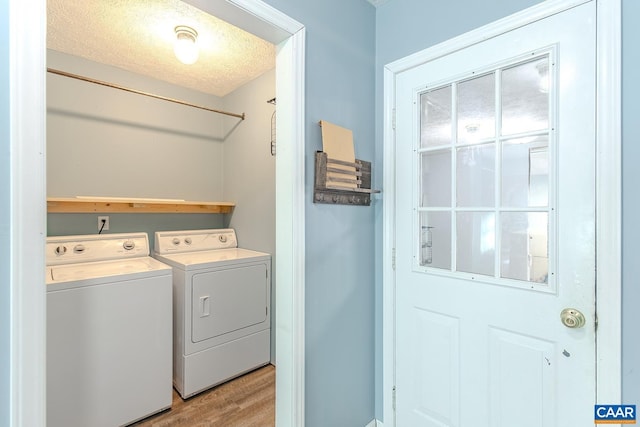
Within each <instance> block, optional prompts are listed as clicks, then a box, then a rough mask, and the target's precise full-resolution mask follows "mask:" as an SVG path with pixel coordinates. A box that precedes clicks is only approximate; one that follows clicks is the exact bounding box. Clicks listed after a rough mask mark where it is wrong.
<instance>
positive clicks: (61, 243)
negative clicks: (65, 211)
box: [45, 233, 149, 265]
mask: <svg viewBox="0 0 640 427" xmlns="http://www.w3.org/2000/svg"><path fill="white" fill-rule="evenodd" d="M148 255H149V238H148V236H147V233H127V234H125V233H122V234H95V235H83V236H55V237H47V245H46V254H45V258H46V262H47V265H60V264H75V263H80V262H93V261H107V260H113V259H126V258H134V257H140V256H148Z"/></svg>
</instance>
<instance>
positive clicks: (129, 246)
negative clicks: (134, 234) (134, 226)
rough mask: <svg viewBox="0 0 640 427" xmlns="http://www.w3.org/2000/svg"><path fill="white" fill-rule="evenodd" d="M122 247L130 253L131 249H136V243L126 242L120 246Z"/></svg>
mask: <svg viewBox="0 0 640 427" xmlns="http://www.w3.org/2000/svg"><path fill="white" fill-rule="evenodd" d="M122 247H123V248H124V249H125V250H127V251H130V250H131V249H133V248H135V247H136V242H134V241H133V240H127V241H125V242H124V243H123V244H122Z"/></svg>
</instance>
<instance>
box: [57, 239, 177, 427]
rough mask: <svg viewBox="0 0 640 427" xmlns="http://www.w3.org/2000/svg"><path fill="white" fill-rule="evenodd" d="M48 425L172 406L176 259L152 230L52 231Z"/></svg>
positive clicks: (128, 417) (133, 415)
mask: <svg viewBox="0 0 640 427" xmlns="http://www.w3.org/2000/svg"><path fill="white" fill-rule="evenodd" d="M46 262H47V266H46V289H47V425H48V426H50V427H68V426H92V427H93V426H95V427H101V426H105V427H107V426H109V427H112V426H121V425H126V424H130V423H133V422H135V421H137V420H140V419H142V418H145V417H147V416H149V415H151V414H154V413H156V412H160V411H162V410H165V409H168V408H170V407H171V401H172V387H171V378H172V377H171V365H172V363H171V355H172V353H171V351H172V333H171V321H172V315H171V283H172V280H171V279H172V270H171V267H169V266H167V265H165V264H162V263H161V262H159V261H157V260H155V259H153V258H151V257H150V256H149V241H148V237H147V234H146V233H128V234H107V235H85V236H62V237H48V238H47V242H46Z"/></svg>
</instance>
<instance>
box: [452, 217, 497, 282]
mask: <svg viewBox="0 0 640 427" xmlns="http://www.w3.org/2000/svg"><path fill="white" fill-rule="evenodd" d="M456 228H457V229H456V232H457V239H456V241H457V254H456V264H457V270H458V271H466V272H468V273H477V274H484V275H486V276H493V275H494V254H495V215H494V213H493V212H458V214H457V219H456Z"/></svg>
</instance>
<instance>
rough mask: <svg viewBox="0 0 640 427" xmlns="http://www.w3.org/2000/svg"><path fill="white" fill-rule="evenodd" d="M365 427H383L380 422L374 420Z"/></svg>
mask: <svg viewBox="0 0 640 427" xmlns="http://www.w3.org/2000/svg"><path fill="white" fill-rule="evenodd" d="M365 427H384V426H383V424H382V421H378V420H376V419H375V418H374V419H373V420H371V422H370V423H369V424H367V425H366V426H365Z"/></svg>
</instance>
